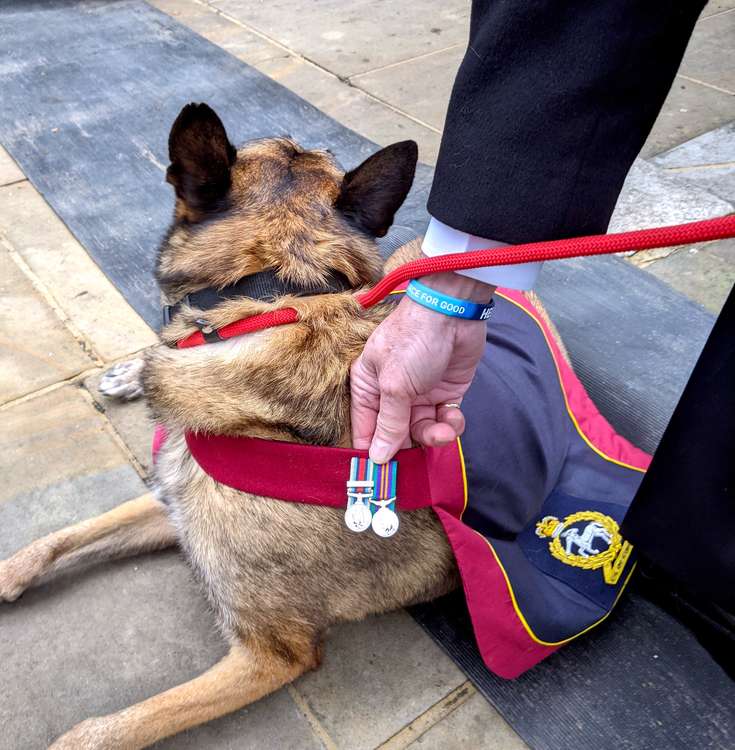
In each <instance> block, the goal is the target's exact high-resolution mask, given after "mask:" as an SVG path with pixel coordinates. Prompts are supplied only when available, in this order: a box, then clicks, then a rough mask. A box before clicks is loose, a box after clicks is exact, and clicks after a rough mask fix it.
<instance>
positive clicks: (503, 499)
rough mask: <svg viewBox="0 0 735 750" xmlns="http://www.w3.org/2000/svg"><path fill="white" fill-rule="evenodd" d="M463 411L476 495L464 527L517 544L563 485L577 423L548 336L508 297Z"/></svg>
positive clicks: (471, 499) (498, 313)
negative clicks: (571, 425)
mask: <svg viewBox="0 0 735 750" xmlns="http://www.w3.org/2000/svg"><path fill="white" fill-rule="evenodd" d="M463 411H464V413H465V415H466V419H467V429H466V431H465V434H464V435H463V437H462V449H463V452H464V457H465V465H466V469H467V479H468V485H469V488H470V496H469V503H468V508H467V510H466V511H465V514H464V517H463V520H465V521H466V522H467V523H468V524H469V525H470V526H472V527H473V528H474V529H476V530H478V531H480V532H481V533H482V534H485V535H486V536H490V537H494V538H501V539H514V538H515V536H516V535H517V534H519V533H520V532H521V531H522V530H523V529H524V528H525V527H526V525H527V524H528V523H529V521H530V520H531V519H532V518H535V517H536V515H537V514H538V512H539V510H540V508H541V505H542V503H543V501H544V499H545V498H546V497H547V496H548V494H549V493H550V492H551V490H552V489H553V488H554V486H555V485H556V483H557V481H558V478H559V476H560V473H561V471H562V468H563V464H564V459H565V456H566V450H567V443H568V434H567V428H566V423H567V422H568V421H569V420H568V418H567V417H566V411H565V407H564V399H563V396H562V392H561V389H560V388H559V380H558V377H557V374H556V368H555V366H554V361H553V359H552V357H551V354H550V352H549V347H548V345H547V344H546V340H545V339H544V336H543V334H542V333H541V330H540V329H539V327H538V325H537V324H536V323H535V321H534V320H533V318H531V317H530V316H529V315H528V314H527V313H525V312H524V311H523V310H521V309H520V308H518V307H517V306H516V305H514V304H513V303H511V302H508V301H507V300H505V299H503V298H502V297H499V298H497V299H496V307H495V314H494V317H493V322H492V325H490V326H488V333H487V347H486V350H485V355H484V357H483V359H482V362H481V363H480V367H479V368H478V372H477V375H476V377H475V380H474V382H473V384H472V386H471V388H470V389H469V391H468V392H467V394H466V395H465V397H464V400H463ZM478 498H481V502H479V501H478Z"/></svg>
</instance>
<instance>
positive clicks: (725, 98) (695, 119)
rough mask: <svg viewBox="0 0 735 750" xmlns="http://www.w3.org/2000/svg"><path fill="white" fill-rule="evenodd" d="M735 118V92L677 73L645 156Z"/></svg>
mask: <svg viewBox="0 0 735 750" xmlns="http://www.w3.org/2000/svg"><path fill="white" fill-rule="evenodd" d="M732 120H735V96H731V95H730V94H727V93H724V92H722V91H716V90H715V89H712V88H708V87H707V86H702V85H700V84H698V83H694V82H692V81H688V80H686V79H685V78H682V77H680V76H677V78H676V79H675V80H674V83H673V85H672V87H671V91H670V92H669V95H668V97H667V98H666V101H665V102H664V106H663V107H662V109H661V112H660V113H659V116H658V118H657V120H656V123H655V125H654V126H653V129H652V130H651V133H650V135H649V136H648V139H647V140H646V144H645V145H644V147H643V149H642V150H641V156H642V157H644V158H648V157H650V156H654V155H656V154H660V153H661V152H663V151H668V150H669V149H671V148H673V147H674V146H677V145H679V144H680V143H683V142H684V141H687V140H689V139H691V138H694V137H695V136H698V135H701V134H702V133H706V132H707V131H710V130H714V129H715V128H718V127H720V126H721V125H724V124H725V123H727V122H731V121H732Z"/></svg>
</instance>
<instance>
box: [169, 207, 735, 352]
mask: <svg viewBox="0 0 735 750" xmlns="http://www.w3.org/2000/svg"><path fill="white" fill-rule="evenodd" d="M726 237H735V214H730V215H729V216H720V217H719V218H717V219H707V220H706V221H692V222H691V223H689V224H678V225H676V226H673V227H659V228H657V229H639V230H637V231H635V232H620V233H619V234H598V235H591V236H589V237H573V238H571V239H567V240H551V241H549V242H530V243H528V244H526V245H513V246H509V247H494V248H490V249H487V250H472V251H471V252H468V253H462V254H457V255H438V256H436V257H435V258H422V259H420V260H414V261H411V262H410V263H406V264H405V265H403V266H400V268H396V269H395V270H394V271H391V272H390V273H389V274H388V275H387V276H384V277H383V278H382V279H381V280H380V281H379V282H378V283H377V284H376V285H375V286H374V287H373V288H372V289H369V290H368V291H367V292H363V293H362V294H360V295H358V296H357V301H358V302H359V303H360V304H361V305H362V306H363V307H364V308H366V309H367V308H368V307H372V306H373V305H377V304H378V302H380V301H381V300H383V299H385V298H386V297H387V296H388V295H389V294H390V293H391V292H392V291H393V290H394V289H395V288H396V287H397V286H398V285H399V284H402V283H403V282H404V281H409V280H410V279H415V278H418V277H419V276H428V275H429V274H432V273H442V272H444V271H465V270H467V269H469V268H483V267H487V266H505V265H513V264H515V263H534V262H537V261H542V260H562V259H563V258H578V257H581V256H584V255H608V254H610V253H620V252H625V251H631V250H632V251H636V250H650V249H651V248H653V247H669V246H671V245H690V244H691V243H693V242H711V241H712V240H722V239H725V238H726ZM298 319H299V314H298V313H297V312H296V310H294V309H293V308H292V307H284V308H281V309H280V310H273V311H272V312H266V313H261V314H260V315H253V316H252V317H250V318H243V319H242V320H236V321H235V322H234V323H230V324H228V325H226V326H223V327H222V328H220V329H219V331H218V333H219V336H220V338H221V339H231V338H232V337H233V336H242V335H243V334H244V333H253V332H254V331H260V330H262V329H263V328H272V327H273V326H281V325H285V324H287V323H296V322H297V321H298ZM204 343H205V340H204V336H203V335H202V333H201V332H200V331H195V332H194V333H192V334H191V335H190V336H188V337H187V338H185V339H184V340H183V341H179V343H178V344H177V346H178V347H179V349H187V348H189V347H190V346H199V345H200V344H204Z"/></svg>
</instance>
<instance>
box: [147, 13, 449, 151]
mask: <svg viewBox="0 0 735 750" xmlns="http://www.w3.org/2000/svg"><path fill="white" fill-rule="evenodd" d="M151 4H152V5H154V6H155V7H157V8H159V9H160V10H162V11H164V12H165V13H168V14H169V15H171V16H172V17H174V18H176V19H177V20H178V21H179V22H181V23H183V24H185V25H186V26H188V27H189V28H191V29H192V30H193V31H195V32H197V33H198V34H201V35H202V36H203V37H205V38H206V39H208V40H209V41H210V42H213V43H214V44H218V45H219V46H221V47H223V48H224V49H226V50H227V51H228V52H229V53H230V54H232V55H234V56H235V57H237V58H239V59H240V60H242V61H243V62H246V63H248V65H252V66H253V67H255V68H257V69H258V70H260V71H261V72H262V73H265V74H266V75H267V76H269V77H270V78H273V79H274V80H276V81H278V82H279V83H282V84H283V85H284V86H286V87H287V88H289V89H291V91H293V92H295V93H296V94H298V95H299V96H301V97H303V98H304V99H306V100H307V101H308V102H310V103H311V104H313V105H314V106H315V107H318V108H319V109H321V110H322V111H323V112H325V113H326V114H328V115H330V117H334V118H335V119H336V120H338V121H339V122H341V123H342V124H344V125H346V126H347V127H349V128H352V129H353V130H355V131H357V132H358V133H361V134H362V135H364V136H365V137H366V138H369V139H370V140H372V141H375V142H376V143H378V144H380V145H382V146H387V145H388V144H390V143H395V142H396V141H402V140H406V139H409V138H410V139H412V140H415V141H416V142H417V143H418V144H419V158H420V159H421V161H423V162H425V163H428V164H433V163H434V162H435V161H436V154H437V152H438V150H439V141H440V136H439V134H438V133H436V132H434V131H433V130H431V129H430V128H426V127H424V126H422V125H420V124H419V123H417V122H414V121H413V120H411V119H410V118H409V117H406V116H405V115H402V114H400V113H398V112H396V111H395V110H394V109H392V108H391V107H389V106H386V105H384V104H382V103H381V102H379V101H376V100H375V99H374V98H372V97H371V96H369V95H368V94H366V93H364V92H363V91H361V90H360V89H359V88H356V87H354V86H351V85H350V84H349V83H348V82H346V81H343V80H340V79H339V78H337V77H336V76H335V75H333V74H331V73H328V72H327V71H325V70H323V69H321V68H319V67H317V66H315V65H312V64H310V63H308V62H305V61H304V60H303V59H302V58H300V57H298V56H297V55H292V54H289V53H288V52H287V51H285V50H284V49H283V48H282V47H279V46H277V45H275V44H272V43H270V42H268V41H267V40H264V39H263V38H262V37H259V36H257V35H256V34H254V33H252V32H250V31H248V30H247V29H245V28H243V27H242V26H240V25H238V24H237V23H235V22H233V21H232V20H229V19H228V18H225V17H224V16H222V15H219V14H217V13H216V12H214V11H213V10H212V9H210V8H207V7H205V6H202V5H199V4H198V3H194V2H192V0H152V3H151Z"/></svg>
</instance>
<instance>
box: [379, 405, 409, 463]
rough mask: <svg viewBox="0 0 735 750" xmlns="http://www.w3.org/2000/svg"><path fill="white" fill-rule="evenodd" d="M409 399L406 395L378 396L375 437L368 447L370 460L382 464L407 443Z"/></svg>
mask: <svg viewBox="0 0 735 750" xmlns="http://www.w3.org/2000/svg"><path fill="white" fill-rule="evenodd" d="M410 422H411V399H410V398H409V396H408V395H407V394H406V395H404V394H397V393H390V392H389V393H386V392H385V391H382V392H381V394H380V410H379V411H378V420H377V424H376V426H375V435H374V437H373V442H372V443H371V445H370V458H371V459H372V460H373V461H375V463H378V464H384V463H386V462H387V461H390V459H391V458H393V456H394V455H395V454H396V453H397V452H398V451H399V450H400V449H401V448H402V447H403V446H404V445H405V444H407V443H408V442H409V429H410Z"/></svg>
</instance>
